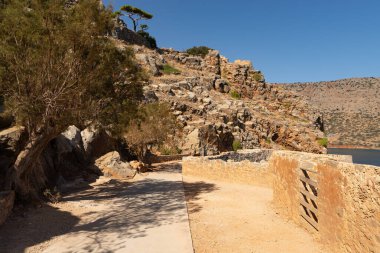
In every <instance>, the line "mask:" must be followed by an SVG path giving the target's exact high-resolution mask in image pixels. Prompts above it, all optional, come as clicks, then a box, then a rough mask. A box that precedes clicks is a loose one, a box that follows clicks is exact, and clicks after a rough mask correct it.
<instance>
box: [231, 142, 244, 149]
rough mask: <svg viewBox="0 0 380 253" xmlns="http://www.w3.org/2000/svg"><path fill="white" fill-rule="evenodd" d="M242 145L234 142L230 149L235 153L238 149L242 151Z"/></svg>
mask: <svg viewBox="0 0 380 253" xmlns="http://www.w3.org/2000/svg"><path fill="white" fill-rule="evenodd" d="M242 148H243V147H242V145H241V143H240V141H238V140H234V141H233V143H232V149H233V150H234V151H235V152H236V151H238V150H239V149H242Z"/></svg>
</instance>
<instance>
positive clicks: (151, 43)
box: [137, 30, 157, 48]
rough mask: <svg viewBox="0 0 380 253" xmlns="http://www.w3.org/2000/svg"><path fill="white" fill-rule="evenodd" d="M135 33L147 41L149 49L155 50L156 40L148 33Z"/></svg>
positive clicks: (141, 31) (142, 31)
mask: <svg viewBox="0 0 380 253" xmlns="http://www.w3.org/2000/svg"><path fill="white" fill-rule="evenodd" d="M137 33H138V34H140V35H141V36H142V37H144V38H145V39H146V40H147V42H148V44H149V47H150V48H157V41H156V39H155V38H154V37H152V36H151V35H150V34H149V33H148V32H146V31H144V30H140V31H138V32H137Z"/></svg>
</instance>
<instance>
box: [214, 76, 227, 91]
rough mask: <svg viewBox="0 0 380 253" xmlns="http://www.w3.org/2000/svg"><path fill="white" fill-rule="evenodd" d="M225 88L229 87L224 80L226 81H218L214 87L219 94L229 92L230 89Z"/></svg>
mask: <svg viewBox="0 0 380 253" xmlns="http://www.w3.org/2000/svg"><path fill="white" fill-rule="evenodd" d="M225 86H229V85H228V82H227V81H226V80H224V79H217V80H216V81H215V85H214V88H215V90H217V91H219V92H222V93H225V91H226V90H228V91H229V88H226V87H225Z"/></svg>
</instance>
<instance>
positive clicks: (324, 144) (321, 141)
mask: <svg viewBox="0 0 380 253" xmlns="http://www.w3.org/2000/svg"><path fill="white" fill-rule="evenodd" d="M318 144H319V145H321V146H323V147H325V148H327V146H328V145H329V140H328V139H327V138H322V139H319V140H318Z"/></svg>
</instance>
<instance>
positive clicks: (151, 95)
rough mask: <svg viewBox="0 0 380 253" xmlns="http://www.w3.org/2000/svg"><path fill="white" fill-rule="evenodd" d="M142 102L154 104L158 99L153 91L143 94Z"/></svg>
mask: <svg viewBox="0 0 380 253" xmlns="http://www.w3.org/2000/svg"><path fill="white" fill-rule="evenodd" d="M144 100H145V101H146V102H147V103H154V102H157V101H158V97H157V95H156V93H155V92H154V91H147V92H145V93H144Z"/></svg>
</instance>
